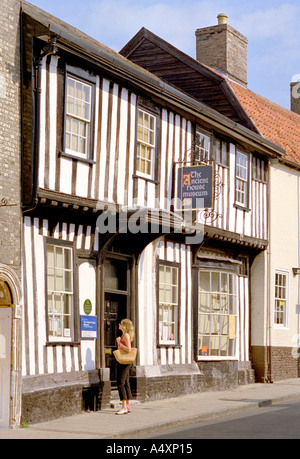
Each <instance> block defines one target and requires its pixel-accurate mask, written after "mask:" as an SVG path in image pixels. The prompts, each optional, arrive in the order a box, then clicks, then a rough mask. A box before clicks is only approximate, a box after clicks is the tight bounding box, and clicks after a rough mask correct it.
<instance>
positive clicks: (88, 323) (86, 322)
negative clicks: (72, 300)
mask: <svg viewBox="0 0 300 459" xmlns="http://www.w3.org/2000/svg"><path fill="white" fill-rule="evenodd" d="M80 329H81V339H97V316H80Z"/></svg>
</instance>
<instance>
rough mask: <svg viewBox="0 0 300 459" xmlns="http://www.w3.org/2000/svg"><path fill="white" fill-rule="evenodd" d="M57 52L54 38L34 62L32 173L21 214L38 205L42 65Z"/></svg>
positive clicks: (54, 37)
mask: <svg viewBox="0 0 300 459" xmlns="http://www.w3.org/2000/svg"><path fill="white" fill-rule="evenodd" d="M57 51H58V48H57V46H56V36H53V37H51V38H50V39H49V41H48V43H47V44H46V46H45V47H44V49H43V50H42V52H41V54H40V55H39V57H38V58H37V59H35V61H34V64H33V65H34V89H33V93H34V95H35V101H34V112H33V117H34V120H33V123H32V124H33V139H34V146H33V158H32V160H31V167H32V170H33V173H32V187H31V200H30V202H29V203H28V204H27V205H26V206H25V208H24V209H23V213H25V212H29V211H31V210H34V209H35V208H36V206H37V203H38V198H37V192H38V173H39V150H40V121H39V120H40V108H41V92H42V86H41V84H42V83H41V80H42V78H41V73H42V64H43V59H44V57H47V56H50V55H55V54H56V53H57Z"/></svg>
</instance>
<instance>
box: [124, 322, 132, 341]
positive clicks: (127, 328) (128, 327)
mask: <svg viewBox="0 0 300 459" xmlns="http://www.w3.org/2000/svg"><path fill="white" fill-rule="evenodd" d="M121 325H122V327H123V330H124V333H128V335H129V336H130V339H131V341H132V340H133V337H134V330H133V323H132V322H131V320H129V319H122V320H121Z"/></svg>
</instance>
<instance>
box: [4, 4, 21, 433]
mask: <svg viewBox="0 0 300 459" xmlns="http://www.w3.org/2000/svg"><path fill="white" fill-rule="evenodd" d="M19 17H20V6H19V3H18V2H16V1H14V0H6V1H5V2H1V5H0V47H1V56H0V164H1V166H0V427H2V426H7V425H8V424H9V423H10V424H11V425H12V426H13V425H19V424H20V416H21V404H20V401H21V384H22V381H21V312H22V309H21V304H22V293H21V275H22V273H21V254H22V251H21V218H22V217H21V69H20V21H19Z"/></svg>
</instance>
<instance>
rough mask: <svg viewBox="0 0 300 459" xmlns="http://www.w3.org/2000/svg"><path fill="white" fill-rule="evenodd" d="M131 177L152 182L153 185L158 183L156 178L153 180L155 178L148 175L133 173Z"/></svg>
mask: <svg viewBox="0 0 300 459" xmlns="http://www.w3.org/2000/svg"><path fill="white" fill-rule="evenodd" d="M132 177H133V178H134V179H142V180H145V181H146V182H150V183H154V184H155V185H158V184H159V181H158V180H155V179H153V178H150V177H144V176H143V175H138V174H133V175H132Z"/></svg>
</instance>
